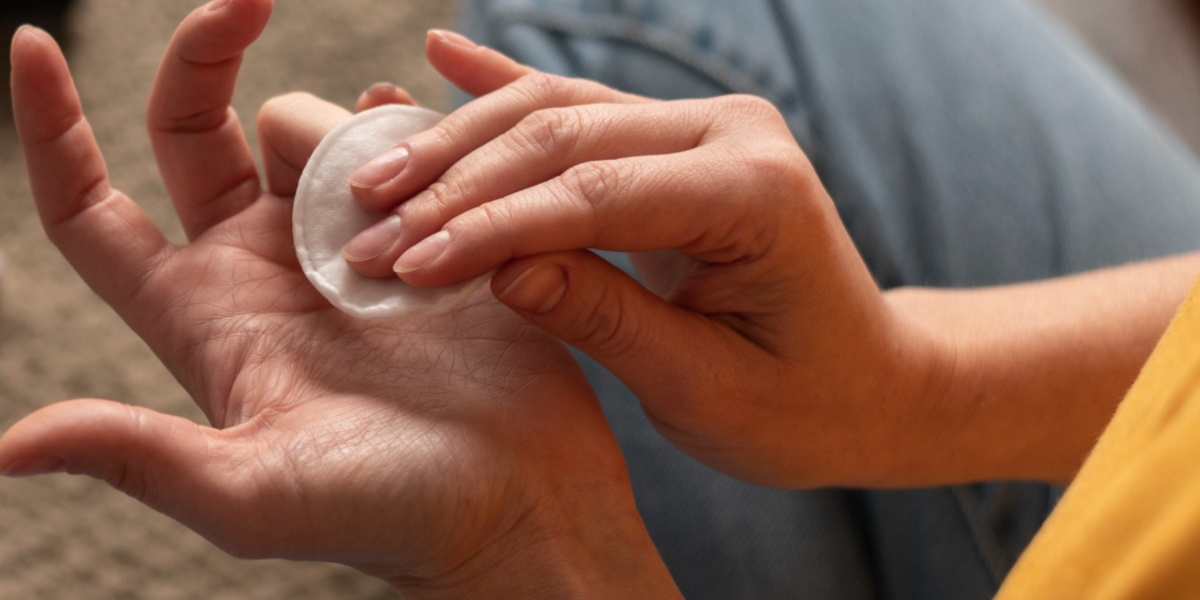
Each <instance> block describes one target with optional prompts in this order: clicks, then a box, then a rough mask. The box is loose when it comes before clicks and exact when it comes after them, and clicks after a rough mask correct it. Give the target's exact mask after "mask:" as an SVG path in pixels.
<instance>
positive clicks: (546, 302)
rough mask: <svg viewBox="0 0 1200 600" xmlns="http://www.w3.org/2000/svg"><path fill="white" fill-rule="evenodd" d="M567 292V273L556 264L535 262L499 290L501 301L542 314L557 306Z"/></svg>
mask: <svg viewBox="0 0 1200 600" xmlns="http://www.w3.org/2000/svg"><path fill="white" fill-rule="evenodd" d="M566 294H567V274H566V272H565V271H563V270H562V268H560V267H559V266H557V265H550V264H536V265H533V266H532V267H530V268H528V269H526V270H525V272H524V273H521V274H520V275H518V276H517V278H516V279H514V280H513V282H512V283H510V284H508V286H507V287H505V288H504V289H503V290H501V292H500V296H499V299H500V301H501V302H503V303H505V304H508V305H509V306H513V307H515V308H518V309H521V310H524V311H528V312H531V313H534V314H539V315H544V314H546V313H548V312H550V311H552V310H554V309H555V308H557V307H558V305H559V303H561V302H562V299H563V296H565V295H566Z"/></svg>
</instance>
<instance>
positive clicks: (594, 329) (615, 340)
mask: <svg viewBox="0 0 1200 600" xmlns="http://www.w3.org/2000/svg"><path fill="white" fill-rule="evenodd" d="M625 304H626V302H625V300H624V296H623V295H622V294H620V293H619V292H617V291H615V290H614V289H613V288H611V287H605V288H604V290H603V291H602V293H601V294H600V296H599V297H598V298H597V299H596V300H595V301H593V302H591V303H589V304H588V305H587V306H585V307H584V308H583V311H582V314H581V315H580V317H581V318H580V319H578V321H577V322H578V323H579V324H580V327H579V329H578V330H576V331H575V332H574V338H575V339H574V340H572V343H575V344H578V345H580V346H585V347H587V348H589V349H591V351H592V352H593V353H596V354H602V355H604V356H613V357H616V356H622V355H626V354H629V353H630V352H631V351H632V350H633V349H634V346H635V345H636V342H637V328H636V327H634V326H633V324H632V323H630V322H629V321H630V319H631V317H632V313H631V312H630V311H629V310H626V308H627V307H626V306H625Z"/></svg>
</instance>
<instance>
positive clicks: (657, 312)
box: [491, 251, 750, 425]
mask: <svg viewBox="0 0 1200 600" xmlns="http://www.w3.org/2000/svg"><path fill="white" fill-rule="evenodd" d="M491 285H492V291H493V293H494V294H495V295H496V298H497V299H499V300H500V301H501V302H502V303H504V304H505V305H507V306H508V307H509V308H511V309H512V310H513V311H514V312H515V313H517V314H518V315H519V316H521V317H522V318H524V319H526V320H527V321H529V322H530V323H532V324H534V325H536V326H537V327H540V328H541V329H543V330H545V331H546V332H547V333H550V334H551V335H553V336H555V337H557V338H559V339H561V340H563V341H564V342H566V343H568V344H570V345H572V346H574V347H576V348H578V349H579V350H581V351H582V352H584V353H585V354H588V355H589V356H591V357H592V358H595V359H596V360H597V361H598V362H599V363H600V364H602V365H604V366H605V367H606V368H608V369H609V370H611V371H612V372H613V373H614V374H615V375H617V377H619V378H620V379H621V380H622V381H624V382H625V384H626V385H628V386H629V388H630V389H631V390H632V391H633V392H634V394H635V395H636V396H638V397H639V398H643V399H656V402H657V404H647V405H645V406H646V409H647V412H648V413H649V414H650V415H651V416H652V417H655V416H657V417H658V418H660V419H661V418H663V417H666V416H669V418H668V419H667V420H669V421H671V422H674V423H679V424H684V425H686V424H687V422H688V419H689V416H688V415H701V414H706V410H707V407H705V406H701V405H698V404H696V403H702V402H705V401H709V400H711V399H712V398H713V397H714V396H718V397H719V396H722V394H713V393H705V394H699V393H689V392H688V390H687V389H684V388H688V387H689V386H692V387H693V388H695V389H707V390H710V391H712V390H718V389H721V388H722V387H723V386H721V385H720V381H721V380H722V379H723V378H725V377H727V376H728V375H729V374H728V373H725V372H723V369H725V368H727V366H728V365H733V364H737V361H735V360H732V359H730V360H727V361H725V360H723V359H722V356H721V355H719V354H718V355H713V354H711V353H712V352H714V351H715V352H718V353H720V352H732V353H735V354H736V353H738V352H749V351H750V349H749V348H746V347H745V344H746V342H745V340H744V339H742V338H740V337H737V336H736V335H730V334H728V332H727V331H726V330H724V329H722V328H720V327H718V326H716V325H714V322H713V321H712V320H710V319H708V318H706V317H705V316H703V315H700V314H697V313H695V312H692V311H690V310H684V309H681V308H678V307H675V306H672V305H671V304H668V303H667V302H665V301H663V300H662V299H661V298H659V297H658V296H655V295H654V294H653V293H651V292H649V291H647V290H646V289H645V288H643V287H642V286H641V285H639V284H638V283H637V282H636V281H634V280H633V279H632V278H631V277H629V276H628V275H626V274H625V273H624V272H623V271H621V270H620V269H618V268H617V267H615V266H613V265H612V264H610V263H608V262H607V261H605V260H604V259H602V258H600V257H598V256H596V255H594V254H592V253H590V252H587V251H573V252H563V253H553V254H543V255H538V256H533V257H527V258H523V259H520V260H516V261H513V262H512V263H509V264H507V265H505V266H504V267H502V268H501V269H500V270H498V271H497V272H496V274H495V276H493V277H492V284H491ZM700 348H703V349H706V351H707V352H709V354H702V353H698V352H697V349H700ZM680 398H687V399H688V402H689V403H691V404H690V405H686V406H685V405H674V404H671V403H672V402H673V401H674V399H680ZM706 399H709V400H706ZM676 413H679V414H676Z"/></svg>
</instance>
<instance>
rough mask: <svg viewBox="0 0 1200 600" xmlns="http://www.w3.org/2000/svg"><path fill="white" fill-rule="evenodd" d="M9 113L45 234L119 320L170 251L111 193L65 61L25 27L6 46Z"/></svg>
mask: <svg viewBox="0 0 1200 600" xmlns="http://www.w3.org/2000/svg"><path fill="white" fill-rule="evenodd" d="M12 93H13V113H14V116H15V119H16V124H17V132H18V134H19V135H20V138H21V145H22V147H23V148H24V151H25V162H26V164H27V166H28V169H29V182H30V186H31V187H32V189H33V196H34V199H35V201H36V202H37V208H38V214H39V216H40V217H41V220H42V226H43V227H44V228H45V230H46V234H47V235H48V236H49V237H50V239H51V240H52V241H53V242H54V244H55V246H57V247H58V249H59V250H60V251H61V252H62V254H63V256H64V257H65V258H66V259H67V260H68V261H69V262H70V263H71V266H72V267H74V268H75V270H76V271H77V272H78V273H79V274H80V276H82V277H83V278H84V280H85V281H87V283H88V285H90V286H91V288H92V289H93V290H95V291H96V293H97V294H99V295H100V297H101V298H103V299H104V300H105V301H106V302H108V303H109V305H111V306H112V307H113V308H115V309H116V310H117V311H118V312H119V313H121V314H122V315H127V314H128V311H130V310H136V307H133V306H131V305H130V302H131V300H132V299H133V297H134V295H135V294H136V293H137V291H138V290H139V289H141V287H142V286H141V283H142V279H143V278H144V277H145V276H146V275H147V273H148V270H149V268H150V267H151V266H152V265H153V263H154V262H155V261H156V258H157V257H159V256H161V255H163V253H164V252H165V251H167V250H168V249H169V248H170V246H168V244H167V241H166V239H165V238H164V237H163V236H162V234H161V233H160V232H159V231H158V228H157V227H155V225H154V223H153V222H151V221H150V218H149V217H147V216H146V214H145V213H144V212H142V210H141V208H139V207H138V205H137V204H135V203H134V202H133V201H132V200H130V199H129V198H128V197H126V196H125V195H124V194H122V193H120V192H118V191H116V190H115V189H113V188H112V185H111V183H110V181H109V178H108V169H107V167H106V166H105V164H104V157H103V156H102V155H101V154H100V148H99V146H97V144H96V139H95V136H93V134H92V129H91V127H90V126H89V125H88V122H87V120H86V119H85V118H84V115H83V108H82V106H81V105H80V102H79V95H78V94H77V93H76V91H75V86H74V84H73V83H72V81H71V74H70V72H69V71H68V70H67V62H66V59H65V58H63V55H62V52H61V51H59V49H58V46H57V45H56V44H55V43H54V40H53V39H52V38H51V37H50V36H49V35H47V34H46V33H45V32H43V31H40V30H38V29H35V28H32V27H24V28H22V29H20V30H19V31H18V32H17V34H16V35H15V36H14V37H13V44H12Z"/></svg>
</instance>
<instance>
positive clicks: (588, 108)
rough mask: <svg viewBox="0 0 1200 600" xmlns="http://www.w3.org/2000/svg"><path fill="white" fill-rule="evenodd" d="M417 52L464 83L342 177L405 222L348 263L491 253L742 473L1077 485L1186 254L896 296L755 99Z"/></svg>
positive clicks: (664, 415) (488, 55) (466, 53)
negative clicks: (426, 118)
mask: <svg viewBox="0 0 1200 600" xmlns="http://www.w3.org/2000/svg"><path fill="white" fill-rule="evenodd" d="M427 54H428V56H429V59H430V62H431V63H432V64H433V65H434V67H436V68H437V69H438V70H439V71H440V72H441V73H442V74H443V75H445V76H446V77H447V78H448V79H449V80H450V81H452V82H454V83H455V84H456V85H458V86H459V87H460V88H462V89H463V90H465V91H467V92H469V93H471V94H474V95H476V96H478V99H477V100H475V101H474V102H471V103H469V104H467V105H465V106H464V107H462V108H461V109H459V110H458V111H455V112H454V113H453V114H451V115H450V116H449V117H448V118H446V119H445V120H444V121H443V122H442V123H441V124H439V125H438V126H437V127H434V128H432V129H430V130H429V131H427V132H424V133H421V134H418V135H415V136H413V137H412V138H410V139H408V140H406V141H405V142H403V143H402V144H400V146H399V147H398V149H397V150H398V152H397V151H393V152H389V153H387V154H385V155H383V156H381V157H380V158H379V159H377V160H376V161H372V162H371V163H369V164H368V165H366V166H364V167H363V169H361V170H360V171H359V172H358V173H356V174H355V175H354V176H352V177H351V181H350V185H351V188H352V190H353V191H354V193H355V196H356V198H357V200H358V201H359V203H360V204H361V205H363V206H364V207H366V208H368V209H371V210H376V211H380V212H385V211H391V212H392V213H394V214H395V215H398V216H399V217H400V221H401V230H400V234H399V236H398V237H393V238H392V239H388V240H385V242H384V243H382V244H380V245H378V247H376V248H373V249H371V248H366V247H362V246H363V245H362V244H358V245H357V246H356V244H355V241H353V240H352V241H351V243H350V244H349V245H348V247H347V250H346V251H345V252H344V254H345V255H346V257H347V260H349V261H350V262H351V265H352V266H353V267H354V268H355V269H356V270H357V271H359V272H360V273H362V274H364V275H368V276H375V277H386V276H398V277H400V278H402V279H404V280H405V281H407V282H409V283H412V284H414V285H426V286H431V285H444V284H449V283H453V282H457V281H461V280H464V279H467V278H470V277H474V276H477V275H479V274H481V273H485V272H487V271H489V270H491V269H498V271H497V272H496V274H495V276H494V277H493V279H492V286H491V287H492V290H493V292H494V294H495V295H496V297H497V298H498V299H499V300H500V301H502V302H504V303H505V304H506V305H508V306H509V307H510V308H511V309H513V311H514V312H515V313H516V314H518V315H520V316H521V317H523V318H525V319H526V320H528V321H529V322H530V323H533V324H535V325H537V326H538V327H539V328H542V329H543V330H544V331H546V332H548V333H551V334H553V335H555V336H557V337H559V338H560V339H562V340H565V341H566V342H568V343H570V344H572V345H574V346H576V347H578V348H579V349H581V350H583V351H584V352H586V353H588V354H590V355H591V356H593V357H595V358H596V359H597V360H599V361H600V362H601V363H602V364H604V365H605V366H606V367H608V368H609V369H611V370H612V371H613V372H614V373H615V374H617V375H618V376H619V377H620V378H621V379H622V380H624V381H625V383H627V384H628V385H629V386H630V388H631V389H632V390H633V391H634V392H635V393H636V394H637V396H638V398H639V400H640V401H641V403H642V406H643V408H644V409H645V411H646V414H647V415H648V416H649V417H650V418H651V419H652V421H653V422H654V423H655V424H656V426H657V427H658V429H659V431H661V432H662V434H663V435H664V436H666V437H667V438H668V439H669V440H670V441H671V442H673V443H674V444H675V445H677V446H678V447H679V448H681V449H683V450H684V451H685V452H687V453H689V454H691V455H692V456H693V457H696V458H697V459H699V460H701V461H703V462H705V463H707V464H709V465H710V466H713V467H714V468H717V469H719V470H722V471H724V472H726V473H729V474H731V475H733V476H736V477H739V478H743V479H747V480H750V481H753V482H757V483H761V484H765V485H771V486H779V487H815V486H824V485H858V486H878V487H899V486H919V485H935V484H945V483H958V482H964V481H979V480H989V479H1007V478H1014V479H1040V480H1045V481H1055V482H1065V481H1069V480H1070V478H1071V477H1072V476H1073V474H1074V473H1075V471H1076V470H1077V469H1078V468H1079V465H1080V464H1081V463H1082V461H1083V459H1084V457H1085V456H1086V455H1087V453H1088V451H1089V449H1090V448H1091V445H1092V443H1093V442H1094V441H1095V439H1096V438H1097V437H1098V436H1099V434H1100V432H1101V431H1102V430H1103V428H1104V426H1105V424H1106V423H1107V422H1108V419H1109V417H1110V416H1111V414H1112V412H1113V410H1114V408H1115V406H1116V405H1117V404H1118V403H1119V402H1120V400H1121V398H1122V396H1123V395H1124V392H1125V390H1126V389H1127V388H1128V387H1129V385H1130V384H1131V383H1132V381H1133V379H1134V377H1135V376H1136V374H1137V372H1138V369H1139V368H1140V366H1141V364H1142V363H1143V362H1144V361H1145V359H1146V357H1147V356H1148V355H1149V353H1150V351H1151V350H1152V348H1153V346H1154V344H1155V341H1156V340H1157V338H1158V336H1159V335H1161V333H1162V331H1163V330H1164V329H1165V327H1166V325H1167V323H1168V321H1169V319H1170V317H1171V315H1172V314H1173V312H1174V310H1175V307H1176V306H1177V305H1178V304H1179V302H1180V301H1181V300H1182V298H1183V297H1184V295H1185V294H1186V293H1187V291H1188V289H1189V287H1190V285H1191V283H1192V281H1193V279H1194V277H1195V273H1196V272H1197V271H1198V270H1200V256H1197V255H1192V256H1184V257H1178V258H1174V259H1166V260H1161V261H1155V262H1149V263H1143V264H1139V265H1131V266H1126V267H1120V268H1114V269H1108V270H1103V271H1097V272H1094V273H1089V274H1085V275H1082V276H1075V277H1067V278H1062V279H1060V280H1055V281H1047V282H1039V283H1031V284H1024V285H1015V286H1009V287H1003V288H990V289H980V290H971V291H951V290H928V289H900V290H893V291H889V292H886V293H885V292H882V291H881V290H880V289H879V288H878V287H877V286H876V285H875V283H874V281H873V280H872V278H871V276H870V274H869V273H868V271H867V269H866V267H865V266H864V264H863V261H862V260H861V258H860V256H859V255H858V253H857V251H856V249H855V248H854V245H853V243H852V242H851V240H850V237H849V235H848V234H847V232H846V230H845V228H844V227H843V225H842V224H841V222H840V220H839V218H838V215H837V213H836V211H835V209H834V205H833V202H832V200H831V198H830V197H829V195H828V193H826V191H825V189H824V187H823V186H822V184H821V182H820V180H819V178H818V177H817V175H816V173H815V172H814V171H813V168H812V166H811V165H810V163H809V162H808V160H807V159H806V157H805V156H804V154H803V152H802V151H801V150H800V148H799V147H798V146H797V145H796V143H795V141H794V139H793V138H792V136H791V134H790V132H789V131H788V129H787V127H786V125H785V123H784V121H783V119H782V118H781V116H780V115H779V114H778V112H777V111H776V110H775V109H774V108H772V107H771V106H769V105H768V104H767V103H766V102H765V101H762V100H759V99H755V98H748V97H742V96H731V97H722V98H713V99H705V100H685V101H674V102H656V101H651V100H648V99H645V98H640V97H636V96H630V95H628V94H623V93H620V92H617V91H614V90H611V89H608V88H605V87H603V86H601V85H599V84H596V83H593V82H588V81H582V80H574V79H564V78H560V77H555V76H551V75H546V74H542V73H537V72H535V71H533V70H532V69H529V68H527V67H524V66H522V65H519V64H517V63H514V62H513V61H512V60H510V59H508V58H507V57H505V56H503V55H501V54H499V53H497V52H495V51H493V50H490V49H488V48H484V47H479V46H476V45H475V44H473V43H471V42H470V41H469V40H466V39H465V38H463V37H462V36H459V35H456V34H452V33H449V32H434V33H433V34H432V35H431V36H430V38H429V43H428V46H427ZM397 157H403V160H397ZM593 248H595V249H603V250H615V251H624V252H631V253H633V259H634V263H635V265H636V266H637V267H638V270H639V274H640V277H641V282H642V283H638V282H636V281H634V280H633V279H632V278H630V277H628V276H626V275H625V274H624V273H621V272H620V271H618V270H617V269H615V268H613V267H611V266H609V265H608V264H607V263H605V262H604V261H602V260H600V259H599V258H597V257H596V256H594V255H592V254H591V253H590V252H588V251H587V249H593ZM351 250H353V251H351Z"/></svg>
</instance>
